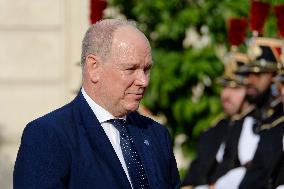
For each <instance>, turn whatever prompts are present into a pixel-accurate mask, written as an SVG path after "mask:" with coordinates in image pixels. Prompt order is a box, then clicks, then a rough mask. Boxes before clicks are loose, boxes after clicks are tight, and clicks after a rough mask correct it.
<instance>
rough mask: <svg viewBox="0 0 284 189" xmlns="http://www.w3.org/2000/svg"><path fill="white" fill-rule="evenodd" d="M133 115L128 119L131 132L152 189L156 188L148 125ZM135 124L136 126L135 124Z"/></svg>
mask: <svg viewBox="0 0 284 189" xmlns="http://www.w3.org/2000/svg"><path fill="white" fill-rule="evenodd" d="M135 117H136V116H133V114H130V115H129V116H128V117H127V118H128V120H129V125H128V126H129V132H130V134H131V136H132V138H133V141H134V144H135V146H136V148H137V151H138V154H139V156H140V158H141V161H142V163H143V165H144V169H145V171H146V175H147V178H148V181H149V184H150V186H151V188H155V185H156V184H155V182H154V180H155V179H154V180H153V178H156V177H155V173H154V167H153V165H154V164H153V156H152V147H151V140H150V138H151V137H150V136H149V134H148V133H147V127H148V126H146V125H143V123H141V120H140V119H137V118H135ZM134 123H135V124H134Z"/></svg>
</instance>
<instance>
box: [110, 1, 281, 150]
mask: <svg viewBox="0 0 284 189" xmlns="http://www.w3.org/2000/svg"><path fill="white" fill-rule="evenodd" d="M249 3H250V1H248V0H238V1H231V0H218V1H216V0H143V1H142V0H109V5H110V6H116V7H119V8H120V10H121V13H122V14H124V15H125V16H126V17H127V18H128V19H133V20H136V21H137V22H138V24H139V26H140V28H141V30H143V31H144V32H145V34H146V36H147V37H148V38H149V39H150V42H151V46H152V50H153V59H154V66H153V69H152V72H151V82H150V86H149V88H148V92H147V94H146V96H145V99H144V101H143V103H144V104H145V105H146V106H147V107H148V108H149V109H150V110H151V111H152V112H153V113H155V114H156V113H163V114H164V115H165V116H166V117H167V125H168V126H169V128H170V129H171V131H172V134H173V135H175V134H178V133H186V134H187V135H188V136H189V141H188V145H189V146H193V145H194V142H196V139H197V137H198V136H199V134H200V132H202V131H203V130H204V129H206V128H208V127H210V125H211V123H212V121H213V120H214V119H216V117H217V115H218V114H220V113H221V111H222V110H221V107H220V101H219V94H218V92H219V87H218V86H216V84H215V83H214V81H215V79H216V77H218V76H220V75H221V74H222V71H223V64H222V63H221V61H220V60H219V59H218V58H217V56H216V51H217V50H218V48H217V47H219V46H220V45H222V44H223V45H225V46H226V45H227V36H226V27H227V26H226V25H227V20H228V18H229V17H232V16H238V17H241V16H242V17H248V14H249V13H248V12H249V8H250V7H249V6H250V5H249ZM273 3H276V1H273ZM272 19H273V18H272ZM272 23H273V24H274V25H273V24H272ZM265 27H266V29H265V31H269V32H270V33H275V30H276V25H275V20H271V19H270V20H269V22H268V25H266V26H265ZM189 28H191V29H193V30H194V31H196V33H197V35H198V36H199V37H206V36H207V37H208V39H209V42H208V43H207V44H205V45H203V46H202V45H201V44H202V43H203V42H202V41H201V38H200V39H198V41H197V43H196V44H191V45H188V46H185V45H184V40H185V38H186V37H187V35H186V32H187V29H189ZM248 35H249V34H248ZM199 45H200V46H199Z"/></svg>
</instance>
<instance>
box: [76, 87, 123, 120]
mask: <svg viewBox="0 0 284 189" xmlns="http://www.w3.org/2000/svg"><path fill="white" fill-rule="evenodd" d="M81 92H82V94H83V96H84V98H85V100H86V101H87V103H88V105H89V106H90V108H91V109H92V111H93V113H94V114H95V115H96V117H97V119H98V120H99V122H100V123H104V122H107V121H108V120H111V119H116V118H115V117H114V116H113V115H112V114H111V113H109V112H108V111H107V110H105V109H104V108H103V107H101V106H100V105H98V104H97V103H96V102H95V101H94V100H93V99H91V97H90V96H89V95H88V94H87V93H86V91H85V89H84V88H83V87H82V89H81ZM122 119H124V120H126V116H123V117H122Z"/></svg>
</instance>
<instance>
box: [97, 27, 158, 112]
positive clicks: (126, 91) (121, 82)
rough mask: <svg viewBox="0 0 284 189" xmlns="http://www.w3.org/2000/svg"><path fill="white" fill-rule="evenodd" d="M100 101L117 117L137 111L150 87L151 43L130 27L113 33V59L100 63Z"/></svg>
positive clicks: (111, 56)
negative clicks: (147, 88)
mask: <svg viewBox="0 0 284 189" xmlns="http://www.w3.org/2000/svg"><path fill="white" fill-rule="evenodd" d="M99 66H101V67H100V72H99V82H98V84H99V88H98V90H100V100H101V103H102V105H103V107H104V108H106V109H107V110H108V111H109V112H110V113H112V114H113V115H114V116H116V117H121V116H124V115H126V114H127V113H129V112H133V111H136V110H137V109H138V107H139V103H140V101H141V99H142V97H143V95H144V93H145V90H146V87H147V86H148V84H149V77H150V69H151V66H152V55H151V48H150V45H149V42H148V40H147V39H146V38H145V37H144V35H142V34H141V33H139V32H138V31H137V30H136V29H134V28H131V27H121V28H118V29H117V31H115V33H114V38H113V43H112V51H111V53H110V57H107V59H106V61H105V62H103V63H102V64H100V65H99Z"/></svg>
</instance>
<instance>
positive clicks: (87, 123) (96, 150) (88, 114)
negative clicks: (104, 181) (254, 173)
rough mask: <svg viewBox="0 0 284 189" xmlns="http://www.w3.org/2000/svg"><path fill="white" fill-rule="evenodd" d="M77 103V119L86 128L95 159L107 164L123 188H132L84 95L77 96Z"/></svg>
mask: <svg viewBox="0 0 284 189" xmlns="http://www.w3.org/2000/svg"><path fill="white" fill-rule="evenodd" d="M75 101H76V105H77V106H78V107H75V109H77V108H78V109H79V112H77V116H79V117H80V118H79V119H77V123H78V122H79V124H80V126H82V127H84V128H85V131H86V136H87V138H88V141H89V142H90V145H91V148H92V150H93V155H94V156H95V157H100V160H102V161H101V162H102V163H104V164H105V165H104V166H107V168H108V169H109V170H111V171H109V172H110V173H111V174H112V176H113V177H114V178H115V180H117V182H118V183H120V184H121V188H131V185H130V183H129V181H128V179H127V176H126V174H125V172H124V170H123V168H122V165H121V163H120V161H119V159H118V157H117V155H116V153H115V151H114V149H113V147H112V145H111V143H110V141H109V139H108V137H107V135H106V134H105V132H104V130H103V128H102V126H101V124H100V123H99V121H98V119H97V118H96V116H95V115H94V113H93V111H92V110H91V108H90V107H89V105H88V104H87V102H86V101H85V99H84V97H83V95H82V93H80V94H79V95H78V96H77V99H75ZM75 116H76V115H75Z"/></svg>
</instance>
